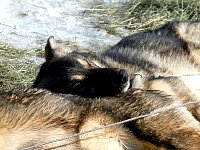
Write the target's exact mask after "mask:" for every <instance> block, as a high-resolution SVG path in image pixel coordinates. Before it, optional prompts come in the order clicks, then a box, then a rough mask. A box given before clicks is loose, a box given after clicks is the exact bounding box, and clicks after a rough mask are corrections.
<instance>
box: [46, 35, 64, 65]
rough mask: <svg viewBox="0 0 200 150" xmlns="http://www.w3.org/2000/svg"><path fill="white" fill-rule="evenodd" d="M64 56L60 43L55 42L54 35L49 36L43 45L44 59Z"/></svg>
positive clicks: (48, 59)
mask: <svg viewBox="0 0 200 150" xmlns="http://www.w3.org/2000/svg"><path fill="white" fill-rule="evenodd" d="M63 56H65V49H64V47H63V46H62V45H61V44H60V43H57V41H56V40H55V38H54V36H50V37H49V38H48V40H47V44H46V46H45V59H46V61H50V60H52V59H54V58H60V57H63Z"/></svg>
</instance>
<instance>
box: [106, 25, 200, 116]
mask: <svg viewBox="0 0 200 150" xmlns="http://www.w3.org/2000/svg"><path fill="white" fill-rule="evenodd" d="M180 43H181V44H182V45H181V44H180ZM103 56H104V58H105V60H106V62H108V64H109V65H111V66H112V67H120V68H123V69H125V70H127V71H128V72H129V73H130V74H133V73H138V72H139V73H141V74H142V76H143V78H142V79H141V81H140V82H141V86H140V88H142V89H151V90H161V91H164V92H165V93H166V94H169V95H174V96H176V97H177V99H178V100H180V101H181V102H183V103H184V102H188V101H196V100H199V99H200V74H199V75H191V76H183V77H177V78H172V77H171V78H162V79H153V80H149V79H148V78H147V76H148V75H150V76H151V75H155V76H159V75H160V76H164V77H165V76H168V75H173V74H180V75H185V74H198V73H200V22H198V21H197V22H181V21H177V22H169V23H167V24H165V25H164V26H163V27H160V28H158V29H154V30H151V31H146V33H145V32H144V33H142V32H141V33H138V34H135V35H132V36H129V37H127V38H124V39H122V41H120V42H119V43H118V44H116V45H114V46H113V47H112V48H111V49H108V50H107V51H105V52H104V53H103ZM133 81H134V80H133ZM133 84H134V82H133ZM133 87H134V86H133ZM193 107H194V109H192V113H193V115H195V117H196V118H200V114H198V113H197V112H199V111H197V110H196V109H199V108H198V107H196V106H193ZM188 109H190V108H188ZM190 110H191V109H190Z"/></svg>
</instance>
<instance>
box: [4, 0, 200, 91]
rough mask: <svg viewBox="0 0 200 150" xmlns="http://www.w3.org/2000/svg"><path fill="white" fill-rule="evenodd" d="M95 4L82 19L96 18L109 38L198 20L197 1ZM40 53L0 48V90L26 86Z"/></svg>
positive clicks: (139, 0)
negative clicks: (128, 32) (34, 57)
mask: <svg viewBox="0 0 200 150" xmlns="http://www.w3.org/2000/svg"><path fill="white" fill-rule="evenodd" d="M117 5H118V4H113V5H111V6H108V5H105V4H96V5H95V6H94V7H92V8H90V9H88V10H87V11H86V13H85V15H86V16H87V15H95V16H98V17H99V19H100V22H99V23H98V24H96V27H98V28H101V29H106V30H107V31H108V32H109V33H111V34H118V35H119V36H120V34H119V33H118V32H117V31H118V30H117V29H119V28H126V29H129V30H131V32H138V31H142V30H146V29H149V28H155V27H158V26H160V25H162V24H164V23H165V22H166V21H169V20H198V19H199V18H200V1H199V0H132V2H131V3H127V4H124V5H123V6H122V7H118V6H117ZM41 52H42V50H32V51H26V50H19V49H15V48H13V47H11V46H9V45H7V44H0V89H10V88H14V87H15V88H16V87H27V86H30V85H31V84H32V83H33V81H34V79H35V77H36V74H37V71H38V68H39V64H37V62H36V61H34V60H31V59H30V58H31V57H33V56H38V55H40V56H41Z"/></svg>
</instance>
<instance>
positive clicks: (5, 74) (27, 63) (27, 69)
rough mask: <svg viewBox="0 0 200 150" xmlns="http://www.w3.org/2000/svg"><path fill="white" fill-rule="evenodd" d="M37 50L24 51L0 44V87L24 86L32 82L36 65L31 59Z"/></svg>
mask: <svg viewBox="0 0 200 150" xmlns="http://www.w3.org/2000/svg"><path fill="white" fill-rule="evenodd" d="M39 54H40V53H39V52H38V50H32V51H25V50H19V49H15V48H13V47H11V46H9V45H7V44H3V43H1V44H0V89H3V90H4V89H12V88H17V87H18V88H25V87H28V86H30V85H31V84H32V83H33V80H34V79H35V77H36V74H37V71H38V66H39V64H37V62H36V61H34V60H32V59H31V58H33V57H34V56H37V55H39Z"/></svg>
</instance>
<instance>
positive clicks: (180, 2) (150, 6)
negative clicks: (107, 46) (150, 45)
mask: <svg viewBox="0 0 200 150" xmlns="http://www.w3.org/2000/svg"><path fill="white" fill-rule="evenodd" d="M88 12H89V13H92V14H95V15H98V16H99V18H100V20H101V24H96V26H97V27H99V28H103V29H106V30H107V31H108V32H110V33H113V34H117V31H116V29H117V28H120V27H121V28H126V29H129V30H131V32H132V33H134V32H138V31H143V30H146V29H149V28H155V27H158V26H160V25H162V24H164V23H165V22H166V21H171V20H198V19H199V18H200V1H199V0H132V1H131V3H126V4H124V5H123V6H122V7H120V8H119V7H117V4H115V5H111V6H104V5H101V4H100V5H97V6H94V7H93V8H92V9H90V10H88Z"/></svg>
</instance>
